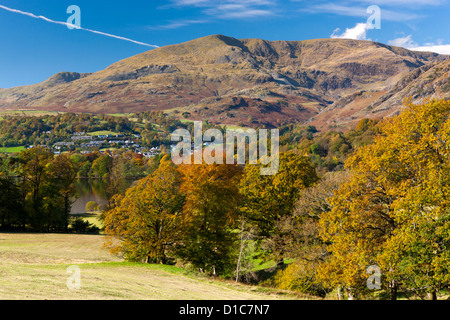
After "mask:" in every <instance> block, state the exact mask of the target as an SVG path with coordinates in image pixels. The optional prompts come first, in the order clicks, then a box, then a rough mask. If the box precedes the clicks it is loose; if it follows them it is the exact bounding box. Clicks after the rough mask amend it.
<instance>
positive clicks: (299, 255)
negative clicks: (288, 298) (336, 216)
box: [270, 172, 348, 296]
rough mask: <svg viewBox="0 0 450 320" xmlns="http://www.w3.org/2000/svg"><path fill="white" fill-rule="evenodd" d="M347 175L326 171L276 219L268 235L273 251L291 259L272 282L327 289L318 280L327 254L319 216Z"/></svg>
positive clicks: (314, 290)
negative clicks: (291, 209)
mask: <svg viewBox="0 0 450 320" xmlns="http://www.w3.org/2000/svg"><path fill="white" fill-rule="evenodd" d="M347 179H348V173H347V172H329V173H327V174H325V176H323V177H321V179H320V180H319V181H318V182H317V183H316V184H314V185H313V186H311V187H309V188H306V189H304V190H303V191H302V193H301V194H300V196H299V199H298V201H297V203H296V204H295V209H294V212H293V214H292V215H289V216H286V217H283V218H281V219H280V220H279V221H278V222H277V229H278V230H279V232H278V233H277V234H276V235H275V236H274V237H273V238H272V239H271V241H270V243H271V245H272V246H273V249H272V250H274V251H276V250H282V251H283V252H284V253H285V255H286V256H287V257H289V258H290V259H293V260H294V261H293V262H292V263H290V264H289V266H287V268H286V269H284V270H280V271H279V272H278V273H277V275H276V278H275V283H276V285H277V286H278V287H280V288H281V289H288V290H298V291H302V292H305V293H312V294H315V295H320V296H325V295H326V294H327V293H328V291H329V289H328V287H326V286H324V285H323V284H322V283H320V281H318V280H317V277H316V273H317V267H318V266H319V265H320V264H322V263H324V262H325V261H326V260H327V258H328V251H327V244H326V243H325V242H324V241H323V240H322V239H321V238H320V236H319V220H320V217H321V215H322V213H324V212H329V211H331V208H332V207H331V203H330V199H331V198H332V197H333V195H334V193H335V191H336V190H338V189H339V188H340V187H341V185H342V184H343V183H344V182H345V181H346V180H347Z"/></svg>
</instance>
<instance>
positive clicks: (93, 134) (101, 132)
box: [88, 130, 117, 137]
mask: <svg viewBox="0 0 450 320" xmlns="http://www.w3.org/2000/svg"><path fill="white" fill-rule="evenodd" d="M108 134H110V135H113V136H116V135H117V133H116V132H112V131H107V130H103V131H94V132H89V133H88V135H89V136H94V137H95V136H107V135H108Z"/></svg>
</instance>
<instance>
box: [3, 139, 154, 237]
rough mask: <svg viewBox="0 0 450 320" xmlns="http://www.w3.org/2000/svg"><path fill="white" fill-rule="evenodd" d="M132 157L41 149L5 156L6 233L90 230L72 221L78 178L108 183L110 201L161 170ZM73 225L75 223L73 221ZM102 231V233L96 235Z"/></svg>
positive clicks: (117, 153) (134, 156)
mask: <svg viewBox="0 0 450 320" xmlns="http://www.w3.org/2000/svg"><path fill="white" fill-rule="evenodd" d="M160 157H161V155H158V156H155V157H154V158H151V159H149V160H147V159H145V158H143V157H142V156H141V155H136V154H134V153H132V152H122V151H120V150H119V151H116V152H112V153H105V154H101V153H99V152H93V153H89V154H85V155H81V154H77V153H73V154H71V153H66V154H61V155H54V153H53V152H51V150H49V149H48V148H46V147H35V148H31V149H27V150H25V151H22V152H20V153H19V154H18V155H17V156H14V155H13V156H4V157H0V162H1V166H0V186H1V187H2V194H1V196H0V229H1V230H8V231H14V230H16V231H34V232H68V231H74V232H76V231H79V230H85V229H86V228H87V227H89V226H85V225H83V223H82V222H81V221H78V220H76V219H75V220H74V219H72V218H71V216H70V212H71V206H72V204H73V202H74V201H75V199H76V198H77V196H78V195H77V194H76V192H75V188H74V182H75V179H79V178H87V179H103V180H104V181H105V185H106V187H105V192H106V196H107V198H108V199H109V198H111V197H112V196H113V195H115V194H123V193H124V192H125V190H126V189H127V187H128V185H129V181H130V180H131V181H133V180H135V179H138V178H142V177H143V176H145V175H146V174H149V173H151V172H153V171H154V170H155V169H156V168H157V167H158V165H159V160H160ZM72 220H73V221H72ZM93 231H98V230H93Z"/></svg>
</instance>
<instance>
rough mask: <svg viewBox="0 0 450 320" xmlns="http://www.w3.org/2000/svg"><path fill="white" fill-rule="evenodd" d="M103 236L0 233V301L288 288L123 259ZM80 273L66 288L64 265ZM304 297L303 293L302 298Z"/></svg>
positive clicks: (237, 294) (224, 295) (237, 296)
mask: <svg viewBox="0 0 450 320" xmlns="http://www.w3.org/2000/svg"><path fill="white" fill-rule="evenodd" d="M103 239H104V238H103V236H95V235H67V234H9V233H0V279H1V281H0V283H1V285H0V299H2V300H27V299H30V300H44V299H47V300H112V299H120V300H131V299H132V300H153V299H157V300H186V299H187V300H208V299H214V300H264V299H271V300H273V299H298V298H299V296H296V295H294V294H292V293H290V292H281V291H275V290H271V289H267V288H261V287H255V286H245V285H241V284H236V283H234V282H231V281H223V280H222V281H219V280H212V279H210V278H206V277H200V276H198V275H193V274H190V273H188V272H186V271H185V270H183V269H181V268H177V267H173V266H162V265H148V264H138V263H127V262H124V261H122V260H121V259H119V258H117V257H114V256H111V255H110V254H109V252H108V251H107V250H106V249H103V248H102V245H103ZM72 265H76V266H78V267H79V269H80V272H81V288H80V289H78V290H77V289H72V290H70V289H68V287H67V281H68V279H69V277H70V276H71V273H68V272H67V271H68V270H67V268H68V267H69V266H72ZM301 298H307V297H301Z"/></svg>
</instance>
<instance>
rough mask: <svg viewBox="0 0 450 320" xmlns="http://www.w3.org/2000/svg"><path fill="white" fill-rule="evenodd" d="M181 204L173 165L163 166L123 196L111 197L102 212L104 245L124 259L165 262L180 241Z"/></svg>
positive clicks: (177, 178)
mask: <svg viewBox="0 0 450 320" xmlns="http://www.w3.org/2000/svg"><path fill="white" fill-rule="evenodd" d="M183 204H184V196H183V195H182V194H181V193H180V173H179V172H178V170H177V168H175V167H174V166H173V165H172V164H170V163H167V164H162V165H161V166H160V167H159V168H158V169H157V170H156V171H155V172H154V173H153V174H151V175H149V176H147V177H146V178H144V179H142V180H140V181H139V183H138V184H137V185H136V186H134V187H131V188H130V189H128V190H127V191H126V193H125V195H124V196H122V195H116V196H114V197H113V198H112V205H111V208H110V209H109V210H107V211H106V212H104V213H103V215H104V223H105V233H106V235H107V236H108V238H107V241H106V243H105V245H106V246H107V247H109V248H110V250H111V252H112V253H113V254H118V255H123V256H124V257H125V258H126V259H127V260H131V261H145V262H149V263H166V262H167V261H168V259H169V258H170V257H169V256H168V253H169V252H170V251H171V250H172V249H173V246H174V244H175V243H176V242H177V241H179V238H180V234H179V227H180V223H181V213H182V207H183Z"/></svg>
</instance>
